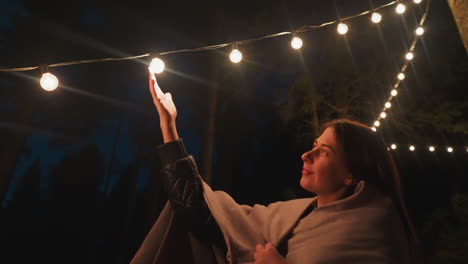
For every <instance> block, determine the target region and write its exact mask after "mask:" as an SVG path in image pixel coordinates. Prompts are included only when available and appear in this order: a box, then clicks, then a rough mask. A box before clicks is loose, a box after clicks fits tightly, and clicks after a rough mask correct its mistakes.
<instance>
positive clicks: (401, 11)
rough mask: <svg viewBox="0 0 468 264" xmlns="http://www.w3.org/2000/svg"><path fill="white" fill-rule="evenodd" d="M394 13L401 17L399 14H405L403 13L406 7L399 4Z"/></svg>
mask: <svg viewBox="0 0 468 264" xmlns="http://www.w3.org/2000/svg"><path fill="white" fill-rule="evenodd" d="M395 11H396V12H397V13H398V14H400V15H401V14H403V13H405V11H406V6H405V5H404V4H402V3H399V4H398V5H397V6H396V8H395Z"/></svg>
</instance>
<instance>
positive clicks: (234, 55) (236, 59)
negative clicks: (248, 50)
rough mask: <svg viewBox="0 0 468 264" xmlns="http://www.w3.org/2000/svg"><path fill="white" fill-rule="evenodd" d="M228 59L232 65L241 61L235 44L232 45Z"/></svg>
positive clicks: (240, 54)
mask: <svg viewBox="0 0 468 264" xmlns="http://www.w3.org/2000/svg"><path fill="white" fill-rule="evenodd" d="M229 59H230V60H231V61H232V62H234V63H239V62H240V61H241V60H242V53H241V52H240V51H239V50H238V49H237V44H234V47H233V49H232V51H231V54H229Z"/></svg>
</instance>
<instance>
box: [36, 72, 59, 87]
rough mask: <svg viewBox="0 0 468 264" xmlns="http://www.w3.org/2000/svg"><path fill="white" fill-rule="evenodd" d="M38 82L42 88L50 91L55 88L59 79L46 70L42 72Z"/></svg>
mask: <svg viewBox="0 0 468 264" xmlns="http://www.w3.org/2000/svg"><path fill="white" fill-rule="evenodd" d="M40 84H41V87H42V89H44V90H46V91H48V92H50V91H53V90H55V89H57V87H58V85H59V81H58V79H57V77H55V75H53V74H52V73H50V72H46V73H44V74H42V77H41V80H40Z"/></svg>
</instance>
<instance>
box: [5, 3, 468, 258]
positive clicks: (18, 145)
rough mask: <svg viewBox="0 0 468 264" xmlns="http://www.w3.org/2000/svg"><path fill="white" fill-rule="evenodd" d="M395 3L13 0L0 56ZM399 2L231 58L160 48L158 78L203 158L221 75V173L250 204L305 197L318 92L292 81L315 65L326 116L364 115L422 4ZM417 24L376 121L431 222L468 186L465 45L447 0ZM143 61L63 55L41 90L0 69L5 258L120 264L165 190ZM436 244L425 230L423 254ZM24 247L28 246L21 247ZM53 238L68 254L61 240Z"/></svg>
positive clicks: (25, 61)
mask: <svg viewBox="0 0 468 264" xmlns="http://www.w3.org/2000/svg"><path fill="white" fill-rule="evenodd" d="M388 2H389V1H380V0H379V1H369V0H359V1H357V0H356V1H345V0H339V1H338V0H337V1H299V0H297V1H273V3H272V1H228V2H227V1H226V2H225V3H219V2H216V1H170V2H158V1H131V2H130V3H129V2H127V1H75V2H68V1H28V0H24V1H21V0H11V1H6V0H3V1H2V2H0V68H16V67H28V66H37V65H39V64H52V63H58V62H65V61H75V60H84V59H95V58H107V57H125V56H133V55H140V54H145V53H148V52H153V51H160V52H164V51H170V50H179V49H185V48H197V47H202V46H207V45H213V44H221V43H231V42H233V41H236V40H244V39H250V38H255V37H259V36H264V35H267V34H272V33H277V32H282V31H291V30H293V29H297V28H299V27H301V26H303V25H318V24H321V23H323V22H328V21H332V20H335V19H336V18H337V17H347V16H350V15H354V14H357V13H359V12H362V11H365V10H369V9H371V6H374V7H377V6H380V5H382V4H385V3H388ZM404 2H408V7H409V10H408V11H407V12H406V13H405V15H404V16H398V15H396V14H395V11H394V6H390V7H386V8H384V9H382V10H380V12H381V14H382V15H383V20H382V22H381V23H380V24H379V25H378V26H377V25H374V24H372V23H371V22H370V21H369V17H368V16H363V17H359V18H356V19H353V20H349V21H347V23H348V25H349V27H350V31H349V33H348V34H347V35H346V37H344V36H339V35H338V34H337V33H336V28H335V25H331V26H327V27H323V28H319V29H316V30H311V31H307V32H304V33H301V35H300V36H301V38H302V39H303V40H304V47H303V48H302V49H301V50H300V51H295V50H292V49H291V47H290V46H289V41H290V36H289V35H285V36H281V37H277V38H271V39H265V40H261V41H257V42H253V43H251V44H248V45H241V46H240V47H241V51H242V52H243V56H244V59H243V61H242V62H241V63H239V64H238V65H237V64H232V63H231V62H230V61H229V60H228V55H229V52H230V49H231V48H230V47H226V48H222V49H218V50H212V51H201V52H187V53H177V54H172V55H167V56H163V57H162V59H164V61H165V63H166V71H165V72H164V73H163V74H161V75H158V76H157V78H158V81H159V84H160V86H161V88H162V89H163V90H164V91H166V92H171V93H172V94H173V97H174V101H175V103H176V106H177V108H178V120H177V121H178V123H177V124H178V129H179V135H180V136H181V137H182V138H183V140H184V142H185V143H186V147H187V149H188V151H189V152H190V153H191V154H192V155H194V157H195V159H196V160H197V161H199V159H200V155H201V151H202V148H203V146H202V142H203V140H202V137H203V131H204V127H205V126H206V120H207V115H208V114H207V113H208V107H207V105H208V97H209V91H210V87H212V86H213V82H215V81H217V82H218V83H219V85H218V86H217V89H218V91H217V108H216V111H217V112H216V121H215V127H216V134H215V138H214V151H213V166H212V167H213V181H212V185H213V186H214V187H215V188H220V189H223V190H226V191H228V192H229V193H230V194H231V195H232V196H233V197H234V198H235V199H236V200H237V201H239V202H240V203H247V204H253V203H270V202H274V201H278V200H286V199H291V198H296V197H304V196H307V195H309V194H307V193H305V192H304V191H303V190H301V189H300V187H299V184H298V183H299V178H300V168H301V160H300V154H301V153H302V152H303V151H305V150H307V149H308V148H309V147H310V145H311V143H312V142H313V137H312V136H311V135H310V127H308V126H307V120H305V119H304V118H303V117H307V112H305V113H306V114H305V115H303V114H302V112H300V109H301V107H300V106H299V105H298V104H299V103H298V102H301V100H302V101H307V98H308V97H307V96H310V93H307V91H305V92H304V90H301V89H300V87H301V86H300V80H302V79H301V78H302V77H303V76H308V77H309V78H311V79H312V80H313V83H314V85H315V87H316V91H317V93H315V94H313V96H315V98H321V99H323V100H322V101H321V102H320V105H319V107H318V110H319V119H320V121H321V122H324V121H326V120H329V119H332V118H337V117H349V118H353V119H356V120H357V121H360V122H363V123H366V124H372V122H373V121H374V120H375V117H376V116H377V115H378V114H379V113H380V111H381V109H382V106H383V104H384V103H385V101H386V98H387V96H388V94H389V91H390V89H391V86H392V85H393V84H394V82H395V81H396V75H397V74H398V72H399V69H400V67H401V65H402V64H403V63H404V57H403V56H404V54H405V53H406V50H407V49H408V48H409V45H410V44H411V41H412V38H413V34H414V33H413V31H414V29H415V28H416V25H417V22H418V21H419V19H420V17H421V15H422V14H423V12H424V8H425V4H426V0H424V1H423V3H422V4H421V5H419V6H415V5H414V4H412V1H404ZM410 2H411V3H410ZM424 27H425V34H424V35H423V36H422V37H420V38H421V39H420V41H418V44H417V45H416V49H415V59H414V60H413V61H412V62H411V63H410V64H409V66H408V70H407V71H406V72H405V73H406V79H405V80H404V81H403V82H402V84H401V86H400V88H399V95H398V97H397V98H396V100H395V101H392V108H391V110H390V111H389V112H387V114H388V115H389V116H388V118H387V119H386V120H384V121H383V122H382V124H381V127H380V128H379V133H382V135H383V136H384V139H385V140H386V141H387V143H389V144H390V143H393V142H394V143H397V144H398V145H399V148H398V149H397V150H395V151H394V157H395V159H396V161H397V164H398V167H399V168H400V171H401V174H402V176H403V178H404V183H405V191H406V196H407V203H408V206H409V208H410V212H411V214H412V216H413V219H414V221H415V223H416V225H417V226H418V229H419V231H420V232H421V233H424V232H426V233H427V230H426V229H427V228H428V226H431V225H430V224H433V223H434V220H431V219H433V218H430V217H431V215H433V214H434V213H439V214H440V215H444V214H445V213H444V212H445V211H440V210H443V209H440V208H452V207H453V204H452V203H451V201H453V197H454V195H455V194H458V193H465V194H466V193H467V192H468V181H467V177H466V176H467V173H466V171H467V170H466V169H467V163H468V162H467V161H468V149H467V147H468V141H467V139H468V138H467V134H468V132H467V131H468V121H467V118H466V117H467V112H468V104H467V102H468V100H467V99H468V98H467V95H468V93H467V89H466V87H468V85H467V84H468V74H467V72H468V60H467V56H466V51H465V49H464V47H463V43H462V41H461V39H460V36H459V35H458V32H457V28H456V25H455V22H454V20H453V17H452V15H451V13H450V9H449V7H448V6H447V3H446V1H441V0H433V1H432V2H431V8H430V11H429V15H428V17H427V21H426V23H425V26H424ZM148 63H149V59H148V58H141V59H137V60H128V61H120V62H101V63H93V64H80V65H71V66H63V67H53V68H50V70H51V71H52V72H53V73H54V74H55V75H56V76H57V77H58V78H59V81H60V84H61V86H60V87H59V88H58V89H57V90H56V91H54V92H45V91H44V90H42V89H41V88H40V86H39V84H38V79H39V77H40V73H39V71H38V70H32V71H23V72H15V73H4V72H0V89H1V96H0V110H1V111H0V113H1V120H0V146H2V147H1V148H0V159H1V160H0V161H1V162H0V163H1V165H0V166H1V173H2V177H3V178H2V181H1V184H2V189H1V191H2V195H3V197H2V202H1V208H2V220H4V223H2V227H3V228H4V229H3V230H2V234H3V233H6V234H7V236H3V235H2V236H3V238H2V239H3V241H2V242H6V243H7V244H8V245H9V247H8V249H9V251H8V252H10V253H11V254H10V255H8V254H6V255H5V256H6V257H5V258H6V259H8V260H14V261H12V262H6V263H23V262H25V261H30V260H33V259H34V260H50V261H51V262H55V261H57V262H60V260H63V258H65V257H68V256H71V255H73V256H77V257H76V261H77V263H97V262H99V263H128V261H129V259H130V258H131V256H132V255H133V254H134V252H135V250H136V249H137V248H138V245H139V243H141V241H142V239H143V238H144V235H145V233H146V231H147V230H148V228H149V227H150V226H151V224H152V222H153V221H154V219H155V218H156V217H157V215H158V213H159V212H160V210H161V206H162V205H163V204H164V201H165V195H166V194H165V193H164V191H163V189H162V187H161V186H160V181H159V179H158V175H157V171H158V170H159V167H158V166H159V165H158V164H155V162H154V160H153V157H152V149H154V147H156V146H157V145H159V144H161V143H162V137H161V134H160V131H159V120H158V117H157V112H156V110H155V109H154V106H153V105H152V102H151V96H150V94H149V92H148V89H147V85H148V80H147V73H146V67H147V65H148ZM213 72H218V75H217V77H216V78H214V77H213ZM351 83H352V84H351ZM348 86H349V87H351V88H346V87H348ZM343 87H345V88H343ZM356 87H357V88H356ZM347 89H348V90H347ZM356 91H357V92H356ZM353 92H354V93H356V94H354V95H355V98H354V99H353V100H349V97H352V96H353ZM301 93H303V95H304V96H302V94H301ZM301 98H302V99H301ZM343 100H344V101H343ZM346 100H347V101H346ZM330 105H335V106H339V107H338V108H340V109H341V110H340V111H335V110H336V108H333V107H332V106H330ZM409 144H415V145H416V146H417V149H416V151H415V152H410V151H408V150H407V147H408V145H409ZM429 144H435V145H436V146H437V147H438V149H437V151H436V152H435V153H429V152H428V151H427V150H426V149H425V148H427V146H428V145H429ZM446 146H453V147H454V149H455V151H454V153H447V152H446V151H445V150H444V148H445V147H446ZM451 206H452V207H451ZM467 210H468V209H467ZM455 211H456V210H455ZM441 212H442V213H441ZM448 212H449V213H453V212H454V210H449V211H448ZM449 213H447V214H449ZM451 217H452V216H451ZM452 218H453V219H456V217H455V218H454V216H453V217H452ZM452 218H451V219H452ZM33 219H34V220H33ZM32 221H34V223H33V224H32V223H31V222H32ZM429 221H432V222H430V224H428V223H429ZM441 221H442V220H441ZM455 222H456V221H455ZM457 224H460V223H458V222H457ZM461 224H463V223H461ZM465 224H467V223H465ZM454 226H456V225H455V224H454ZM464 228H467V230H468V227H467V226H466V225H465V226H464ZM425 230H426V231H425ZM437 232H438V231H437ZM437 232H435V231H434V234H435V233H437ZM441 232H442V231H441ZM443 232H449V231H447V230H445V231H443ZM443 232H442V233H443ZM434 237H436V235H434ZM458 239H460V238H458ZM25 240H27V241H29V242H28V243H26V244H24V241H25ZM49 240H52V242H49ZM434 240H436V238H434ZM46 241H47V242H46ZM64 244H66V245H67V246H65V245H64ZM439 246H440V244H437V243H436V242H433V241H432V242H431V241H429V242H427V244H425V247H426V250H427V251H428V252H429V251H431V250H432V251H433V252H436V249H438V247H439ZM24 247H26V248H27V250H29V251H31V252H33V253H34V254H36V255H35V257H31V256H21V257H18V255H16V253H14V252H21V250H20V248H23V250H24ZM54 247H55V248H57V250H59V251H61V253H57V254H55V253H54V254H53V253H51V249H50V248H54ZM440 247H442V246H440ZM52 251H53V250H52ZM114 252H119V253H116V254H114ZM434 254H435V253H433V255H434ZM0 255H3V254H0ZM429 255H431V254H429V253H428V256H429ZM431 256H432V255H431ZM0 258H2V257H1V256H0ZM434 259H435V258H434ZM67 262H69V261H67ZM71 262H73V261H71ZM73 263H74V262H73ZM431 263H432V262H431ZM433 263H438V262H433ZM454 263H458V262H454ZM460 263H461V262H460Z"/></svg>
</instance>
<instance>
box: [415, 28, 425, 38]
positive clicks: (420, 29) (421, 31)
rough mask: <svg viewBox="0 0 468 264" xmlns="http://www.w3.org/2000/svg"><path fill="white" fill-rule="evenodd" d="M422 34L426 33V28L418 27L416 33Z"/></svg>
mask: <svg viewBox="0 0 468 264" xmlns="http://www.w3.org/2000/svg"><path fill="white" fill-rule="evenodd" d="M422 34H424V28H423V27H418V28H417V29H416V35H418V36H421V35H422Z"/></svg>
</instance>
